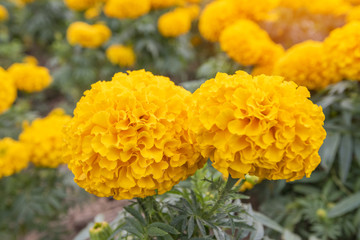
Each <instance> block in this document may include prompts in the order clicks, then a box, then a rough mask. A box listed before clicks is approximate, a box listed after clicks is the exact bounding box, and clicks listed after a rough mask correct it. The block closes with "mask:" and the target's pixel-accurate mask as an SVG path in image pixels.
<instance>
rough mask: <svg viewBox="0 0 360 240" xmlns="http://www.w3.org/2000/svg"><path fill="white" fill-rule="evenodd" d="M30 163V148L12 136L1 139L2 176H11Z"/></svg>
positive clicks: (0, 174)
mask: <svg viewBox="0 0 360 240" xmlns="http://www.w3.org/2000/svg"><path fill="white" fill-rule="evenodd" d="M28 164H29V150H28V148H27V146H26V145H24V144H22V143H20V142H18V141H15V140H13V139H11V138H4V139H0V178H3V177H7V176H10V175H12V174H15V173H17V172H19V171H21V170H23V169H25V168H26V167H27V166H28Z"/></svg>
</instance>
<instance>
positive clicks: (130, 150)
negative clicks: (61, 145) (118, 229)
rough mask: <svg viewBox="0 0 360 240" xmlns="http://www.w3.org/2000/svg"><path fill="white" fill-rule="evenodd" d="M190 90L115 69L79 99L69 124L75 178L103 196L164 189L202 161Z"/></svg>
mask: <svg viewBox="0 0 360 240" xmlns="http://www.w3.org/2000/svg"><path fill="white" fill-rule="evenodd" d="M191 101H192V98H191V94H190V92H188V91H186V90H185V89H183V88H181V87H178V86H175V84H174V83H173V82H171V81H170V79H168V78H166V77H162V76H154V75H152V74H151V73H150V72H145V71H144V70H141V71H133V72H128V74H125V73H118V74H115V76H114V77H113V79H112V81H110V82H104V81H103V82H97V83H95V84H93V85H92V87H91V90H89V91H86V92H85V96H84V97H83V98H82V99H81V100H80V101H79V102H78V104H77V107H76V109H75V111H74V117H73V119H72V120H71V121H70V122H69V124H68V125H67V126H66V128H65V130H64V131H65V135H66V138H65V140H66V145H67V149H68V150H67V151H66V152H67V153H66V155H67V157H66V158H67V159H68V160H67V161H68V166H69V168H70V169H71V170H72V172H73V173H74V175H75V182H77V183H78V184H79V186H80V187H82V188H84V189H85V190H86V191H88V192H90V193H93V194H95V195H97V196H100V197H105V196H114V198H115V199H130V198H133V197H146V196H150V195H154V194H156V192H157V193H159V194H163V193H165V192H166V191H168V190H170V189H171V188H172V187H173V186H174V185H175V184H177V183H178V182H179V181H181V180H184V179H186V178H187V177H188V176H190V175H192V174H194V173H195V171H196V170H197V169H198V168H199V167H201V166H202V165H203V164H204V159H203V158H202V157H201V155H200V154H199V153H198V152H197V151H196V150H195V147H194V145H193V139H192V138H190V136H189V134H188V110H189V107H190V104H191Z"/></svg>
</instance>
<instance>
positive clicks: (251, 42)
mask: <svg viewBox="0 0 360 240" xmlns="http://www.w3.org/2000/svg"><path fill="white" fill-rule="evenodd" d="M220 46H221V49H222V50H223V51H225V52H226V53H227V54H228V55H229V56H230V57H231V58H232V59H234V60H235V61H236V62H238V63H239V64H242V65H245V66H247V65H256V64H259V65H264V64H269V63H271V62H272V61H274V59H277V58H278V57H279V56H281V55H282V54H283V52H284V49H283V48H282V47H281V46H280V45H278V44H275V43H274V42H273V41H272V40H271V39H270V37H269V35H268V34H267V32H266V31H265V30H263V29H261V28H260V27H259V26H258V25H257V24H256V23H255V22H253V21H250V20H246V19H242V20H238V21H236V22H235V23H234V24H232V25H230V26H228V27H227V28H226V29H225V30H224V31H223V32H222V33H221V36H220Z"/></svg>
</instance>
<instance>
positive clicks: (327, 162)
mask: <svg viewBox="0 0 360 240" xmlns="http://www.w3.org/2000/svg"><path fill="white" fill-rule="evenodd" d="M340 139H341V135H340V133H329V134H328V135H327V136H326V139H325V141H324V144H323V145H322V146H321V148H320V150H319V154H320V156H321V166H322V167H323V168H324V169H325V170H326V171H329V170H330V168H331V167H332V165H333V163H334V160H335V157H336V152H337V150H338V148H339V144H340Z"/></svg>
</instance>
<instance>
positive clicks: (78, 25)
mask: <svg viewBox="0 0 360 240" xmlns="http://www.w3.org/2000/svg"><path fill="white" fill-rule="evenodd" d="M110 37H111V30H110V29H109V28H108V27H107V26H106V25H103V24H99V23H98V24H94V25H90V24H87V23H85V22H74V23H72V24H71V25H70V26H69V28H68V30H67V39H68V42H69V43H70V44H71V45H76V44H79V45H80V46H82V47H85V48H97V47H99V46H101V45H102V44H103V43H105V42H106V41H108V40H109V38H110Z"/></svg>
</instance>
